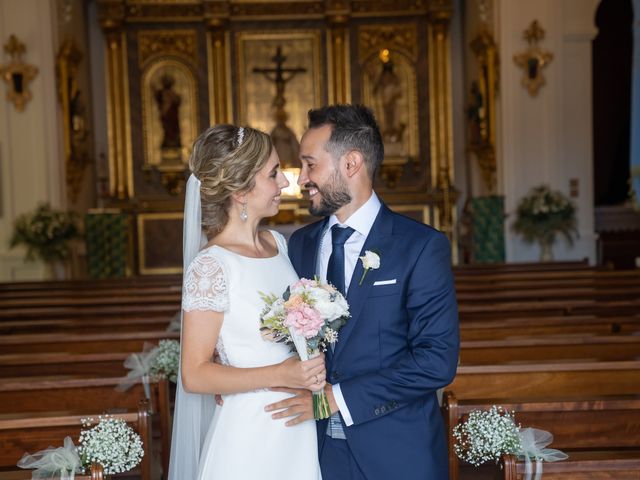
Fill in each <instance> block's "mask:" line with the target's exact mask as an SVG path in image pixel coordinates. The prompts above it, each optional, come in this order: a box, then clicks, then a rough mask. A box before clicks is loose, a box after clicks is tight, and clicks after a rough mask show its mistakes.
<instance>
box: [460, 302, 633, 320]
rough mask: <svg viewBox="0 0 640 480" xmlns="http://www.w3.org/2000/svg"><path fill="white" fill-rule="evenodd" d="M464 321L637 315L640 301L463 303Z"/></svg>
mask: <svg viewBox="0 0 640 480" xmlns="http://www.w3.org/2000/svg"><path fill="white" fill-rule="evenodd" d="M458 309H459V312H460V317H461V319H462V321H464V320H466V319H469V318H474V319H496V318H509V317H516V316H517V317H523V316H526V315H531V314H535V315H556V316H557V315H600V316H607V315H636V314H637V313H638V311H640V299H634V300H611V301H608V300H592V299H588V298H587V299H571V300H561V299H554V300H549V301H533V300H532V301H521V302H507V301H502V302H497V303H492V304H478V305H476V304H464V303H463V304H460V305H459V308H458Z"/></svg>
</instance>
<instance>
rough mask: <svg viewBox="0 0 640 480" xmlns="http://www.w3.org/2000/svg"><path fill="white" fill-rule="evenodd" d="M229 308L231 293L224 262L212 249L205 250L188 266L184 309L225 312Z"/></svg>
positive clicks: (183, 301) (183, 296) (186, 310)
mask: <svg viewBox="0 0 640 480" xmlns="http://www.w3.org/2000/svg"><path fill="white" fill-rule="evenodd" d="M228 308H229V295H228V289H227V280H226V277H225V273H224V270H223V268H222V262H220V260H218V259H217V258H216V257H215V256H214V254H213V252H211V250H203V251H202V252H200V253H199V254H198V256H197V257H196V258H194V259H193V262H191V265H189V268H187V273H186V275H185V280H184V287H183V291H182V309H183V310H184V311H185V312H190V311H192V310H200V311H207V310H212V311H214V312H224V311H225V310H227V309H228Z"/></svg>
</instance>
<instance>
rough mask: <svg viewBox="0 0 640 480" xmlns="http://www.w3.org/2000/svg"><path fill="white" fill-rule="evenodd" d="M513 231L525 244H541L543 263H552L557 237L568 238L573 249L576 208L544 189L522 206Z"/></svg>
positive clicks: (533, 191)
mask: <svg viewBox="0 0 640 480" xmlns="http://www.w3.org/2000/svg"><path fill="white" fill-rule="evenodd" d="M512 228H513V230H514V232H516V233H518V234H520V235H521V236H522V238H523V239H524V241H525V242H527V243H533V242H538V243H539V244H540V260H541V261H551V260H553V254H552V250H551V247H552V246H553V243H554V242H555V240H556V235H558V234H561V235H562V236H564V238H565V239H566V240H567V242H568V243H569V245H573V241H574V239H575V237H577V234H578V230H577V228H576V207H575V205H574V204H573V202H572V201H571V200H570V199H569V198H567V197H566V196H565V195H564V194H562V193H561V192H558V191H553V190H551V189H550V188H549V187H548V186H546V185H540V186H537V187H534V188H532V189H531V191H530V192H529V194H528V195H527V196H525V197H524V198H522V199H521V200H520V203H518V207H517V209H516V220H515V222H514V223H513V226H512Z"/></svg>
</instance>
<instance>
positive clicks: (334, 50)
mask: <svg viewBox="0 0 640 480" xmlns="http://www.w3.org/2000/svg"><path fill="white" fill-rule="evenodd" d="M349 15H350V11H349V5H348V2H345V1H342V0H327V22H328V24H329V29H328V31H327V55H328V65H329V72H328V78H329V85H328V87H329V88H328V100H329V103H330V104H333V103H351V61H350V56H349V29H348V22H349Z"/></svg>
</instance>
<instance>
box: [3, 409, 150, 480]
mask: <svg viewBox="0 0 640 480" xmlns="http://www.w3.org/2000/svg"><path fill="white" fill-rule="evenodd" d="M149 413H150V412H149V404H148V402H147V401H146V400H143V401H141V402H140V405H139V406H138V410H137V411H132V412H128V413H118V414H114V415H113V416H114V417H117V418H121V419H123V420H124V421H125V422H127V423H128V424H130V425H131V426H132V427H133V429H134V430H135V431H136V432H137V433H138V434H139V435H140V438H141V440H142V444H143V448H144V450H145V455H144V456H143V458H142V462H141V464H140V467H139V468H140V477H141V479H142V480H150V479H151V453H152V435H151V422H150V421H149ZM99 414H101V413H95V414H94V415H90V416H92V417H94V418H95V419H96V420H97V417H98V415H99ZM87 417H88V415H86V414H84V413H83V414H71V413H67V412H48V413H47V414H40V415H37V416H24V415H21V416H18V415H0V467H2V468H6V467H15V466H16V463H17V462H18V460H20V458H22V455H23V454H24V453H25V452H29V453H35V452H37V451H40V450H44V449H46V448H48V447H49V446H62V442H63V441H64V438H65V437H66V436H70V437H71V438H72V439H73V440H74V443H75V444H76V446H77V445H78V438H79V436H80V430H81V429H82V426H81V424H80V420H81V419H82V418H87ZM0 478H2V477H0ZM29 478H30V477H29Z"/></svg>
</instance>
